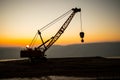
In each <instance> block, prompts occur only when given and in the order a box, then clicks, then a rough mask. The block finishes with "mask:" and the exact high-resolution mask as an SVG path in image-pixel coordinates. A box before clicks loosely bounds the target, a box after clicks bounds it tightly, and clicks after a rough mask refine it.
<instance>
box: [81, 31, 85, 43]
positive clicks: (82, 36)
mask: <svg viewBox="0 0 120 80" xmlns="http://www.w3.org/2000/svg"><path fill="white" fill-rule="evenodd" d="M80 37H81V38H82V40H81V42H84V40H83V38H84V32H80Z"/></svg>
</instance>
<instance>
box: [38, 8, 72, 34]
mask: <svg viewBox="0 0 120 80" xmlns="http://www.w3.org/2000/svg"><path fill="white" fill-rule="evenodd" d="M71 11H72V10H69V11H68V12H66V13H65V14H63V15H61V16H60V17H58V18H56V19H55V20H53V21H52V22H50V23H48V24H47V25H45V26H44V27H42V28H41V29H40V31H41V32H42V31H44V30H45V29H47V28H48V27H50V26H51V25H53V24H54V23H56V22H58V21H59V20H61V19H62V18H64V17H65V16H66V15H67V14H69V13H70V12H71Z"/></svg>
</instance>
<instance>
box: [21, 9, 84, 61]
mask: <svg viewBox="0 0 120 80" xmlns="http://www.w3.org/2000/svg"><path fill="white" fill-rule="evenodd" d="M71 10H72V13H71V14H70V16H69V17H68V19H67V20H66V21H65V22H64V24H63V25H62V26H61V28H60V29H59V30H58V32H57V33H56V34H55V35H54V36H53V37H51V38H50V39H48V40H47V41H45V42H44V41H43V38H42V36H41V32H40V31H39V30H38V34H39V35H40V38H41V41H42V44H41V45H39V46H38V47H35V48H34V49H32V48H27V49H26V50H21V53H20V56H21V57H28V58H30V59H31V60H32V61H33V60H35V59H45V51H46V50H48V49H49V48H50V47H51V46H52V45H53V44H54V43H55V42H56V41H57V40H58V39H59V37H60V36H61V35H62V34H63V33H64V31H65V30H66V28H67V27H68V25H69V23H70V22H71V20H72V19H73V17H74V15H75V14H76V13H77V12H81V9H80V8H73V9H71ZM82 33H83V32H82ZM80 36H81V35H80ZM83 36H84V33H83V34H82V38H83Z"/></svg>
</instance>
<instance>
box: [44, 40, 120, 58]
mask: <svg viewBox="0 0 120 80" xmlns="http://www.w3.org/2000/svg"><path fill="white" fill-rule="evenodd" d="M46 54H47V55H48V57H86V56H87V57H91V56H102V57H117V56H118V57H119V56H120V42H108V43H90V44H73V45H68V46H59V45H55V46H53V47H51V48H50V49H49V50H48V51H47V53H46Z"/></svg>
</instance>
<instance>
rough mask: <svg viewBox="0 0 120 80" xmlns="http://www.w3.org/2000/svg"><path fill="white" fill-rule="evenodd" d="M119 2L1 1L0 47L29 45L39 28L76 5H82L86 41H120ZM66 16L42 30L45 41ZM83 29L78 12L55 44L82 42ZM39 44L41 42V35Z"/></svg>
mask: <svg viewBox="0 0 120 80" xmlns="http://www.w3.org/2000/svg"><path fill="white" fill-rule="evenodd" d="M119 4H120V0H52V1H51V0H22V1H21V0H0V11H1V12H0V36H1V38H0V46H22V47H23V46H26V45H27V44H30V42H31V41H32V39H33V37H34V35H35V33H36V32H37V30H38V29H40V28H42V27H43V26H45V25H46V24H48V23H50V22H51V21H53V20H54V19H56V18H57V17H59V16H61V15H62V14H64V13H65V12H67V11H68V10H70V9H72V8H75V7H77V8H81V12H82V27H83V32H85V38H84V40H85V43H93V42H114V41H118V42H120V32H119V31H120V5H119ZM101 5H102V6H101ZM67 18H68V17H66V18H65V19H63V21H61V22H58V23H57V24H56V25H54V26H52V27H51V28H49V29H47V30H46V31H45V32H43V33H42V36H43V39H44V41H46V40H47V39H49V38H50V37H52V36H54V34H55V33H56V32H57V31H58V30H59V28H60V27H61V26H62V24H63V23H64V22H65V20H66V19H67ZM80 32H81V29H80V21H79V13H76V15H75V16H74V18H73V19H72V21H71V23H70V24H69V26H68V28H67V29H66V31H65V32H64V33H63V35H62V36H61V37H60V38H59V39H58V40H57V42H55V44H59V45H68V44H80V43H81V39H80V37H79V33H80ZM37 43H38V45H40V43H41V42H40V38H39V37H38V40H37Z"/></svg>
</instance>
